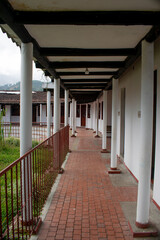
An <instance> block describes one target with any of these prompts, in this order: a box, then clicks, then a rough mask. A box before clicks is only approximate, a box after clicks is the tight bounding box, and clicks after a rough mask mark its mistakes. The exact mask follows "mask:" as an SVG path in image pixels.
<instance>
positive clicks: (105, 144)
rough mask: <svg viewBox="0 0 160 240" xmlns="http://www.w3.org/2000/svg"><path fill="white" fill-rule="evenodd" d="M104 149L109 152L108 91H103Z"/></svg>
mask: <svg viewBox="0 0 160 240" xmlns="http://www.w3.org/2000/svg"><path fill="white" fill-rule="evenodd" d="M102 149H103V150H107V91H105V90H104V91H103V132H102Z"/></svg>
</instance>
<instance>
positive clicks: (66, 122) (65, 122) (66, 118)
mask: <svg viewBox="0 0 160 240" xmlns="http://www.w3.org/2000/svg"><path fill="white" fill-rule="evenodd" d="M68 97H69V90H65V121H64V125H65V126H67V125H68Z"/></svg>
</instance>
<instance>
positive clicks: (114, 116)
mask: <svg viewBox="0 0 160 240" xmlns="http://www.w3.org/2000/svg"><path fill="white" fill-rule="evenodd" d="M117 96H118V80H116V79H114V78H113V80H112V138H111V169H116V168H117V115H118V110H117V109H118V102H117V100H118V98H117Z"/></svg>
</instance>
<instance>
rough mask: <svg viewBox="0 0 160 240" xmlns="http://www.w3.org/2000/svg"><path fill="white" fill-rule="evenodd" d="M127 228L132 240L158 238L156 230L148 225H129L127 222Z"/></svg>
mask: <svg viewBox="0 0 160 240" xmlns="http://www.w3.org/2000/svg"><path fill="white" fill-rule="evenodd" d="M128 225H129V228H130V230H131V233H132V236H133V237H134V238H142V237H143V238H146V237H156V236H158V231H157V229H156V228H155V227H154V226H153V225H152V224H150V223H147V224H141V223H138V222H136V223H132V224H131V223H130V222H128Z"/></svg>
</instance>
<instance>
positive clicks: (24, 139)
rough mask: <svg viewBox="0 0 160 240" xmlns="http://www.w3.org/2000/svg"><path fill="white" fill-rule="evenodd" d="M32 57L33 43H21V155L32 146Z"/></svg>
mask: <svg viewBox="0 0 160 240" xmlns="http://www.w3.org/2000/svg"><path fill="white" fill-rule="evenodd" d="M32 57H33V45H32V43H27V44H23V43H22V45H21V89H20V155H21V156H22V155H24V154H25V153H26V152H27V151H29V150H30V149H31V148H32Z"/></svg>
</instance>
